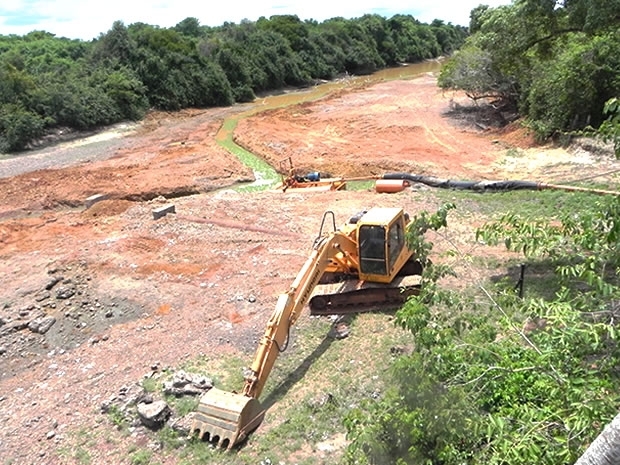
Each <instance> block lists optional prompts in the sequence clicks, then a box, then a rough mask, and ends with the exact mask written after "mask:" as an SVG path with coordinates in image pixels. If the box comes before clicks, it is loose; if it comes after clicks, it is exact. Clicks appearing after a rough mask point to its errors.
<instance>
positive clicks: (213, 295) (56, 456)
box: [0, 77, 505, 464]
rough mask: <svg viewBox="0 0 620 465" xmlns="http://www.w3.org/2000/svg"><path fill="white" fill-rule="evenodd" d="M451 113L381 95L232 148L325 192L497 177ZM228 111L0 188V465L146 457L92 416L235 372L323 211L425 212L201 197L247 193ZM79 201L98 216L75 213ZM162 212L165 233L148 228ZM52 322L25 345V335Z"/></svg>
mask: <svg viewBox="0 0 620 465" xmlns="http://www.w3.org/2000/svg"><path fill="white" fill-rule="evenodd" d="M460 98H461V97H459V98H458V99H457V97H455V96H452V95H443V94H442V93H441V92H440V91H439V90H438V89H437V88H436V87H435V84H434V79H433V78H431V77H423V78H421V79H416V80H410V81H392V82H385V83H382V84H378V85H375V86H372V87H368V88H366V89H361V90H360V89H357V90H356V91H351V92H349V91H343V92H341V93H339V94H338V95H335V96H332V97H328V98H325V99H322V100H319V101H317V102H314V103H309V104H303V105H301V106H298V107H291V108H285V109H281V110H275V111H272V112H269V113H266V114H259V115H257V116H254V117H252V118H250V119H247V120H242V121H241V122H240V123H239V126H238V129H237V131H236V133H235V135H236V138H237V140H239V141H240V142H241V143H242V144H243V145H245V146H246V147H248V148H250V149H251V150H252V151H254V152H256V153H257V154H260V155H262V156H263V157H264V158H265V159H267V160H268V161H270V162H275V161H277V160H280V159H282V158H284V157H287V156H292V157H293V160H294V163H295V164H296V165H297V166H298V167H300V168H307V169H311V170H320V171H323V172H330V173H331V174H334V175H339V176H357V175H365V174H378V173H382V172H385V171H408V172H415V173H419V174H424V173H427V174H432V175H436V176H441V177H452V178H458V177H461V176H466V177H470V178H482V177H489V176H491V177H493V176H495V177H501V175H502V174H504V173H502V172H501V170H500V168H501V165H499V164H496V162H497V161H498V160H499V159H500V158H501V157H502V154H503V153H504V152H505V147H504V146H503V145H502V144H501V143H496V142H494V141H496V140H501V137H502V136H501V134H497V133H494V132H493V131H480V130H479V129H475V128H470V127H463V126H462V125H456V124H455V123H454V122H450V121H449V120H448V119H447V118H445V117H444V116H442V115H443V114H444V113H445V112H446V111H447V110H448V109H449V107H450V100H451V99H455V100H459V99H460ZM235 111H238V110H237V109H236V108H230V109H214V110H209V111H202V112H198V111H194V112H183V113H181V114H174V115H172V114H170V115H169V114H154V115H152V116H151V117H150V118H149V119H148V120H147V121H146V122H144V123H143V124H142V125H141V126H140V127H139V129H138V130H137V131H135V132H133V133H131V134H128V135H124V136H123V137H122V138H121V139H119V140H117V141H116V142H115V144H114V145H113V147H114V148H113V153H110V152H109V151H108V150H110V147H112V145H110V144H109V143H103V144H99V145H97V144H93V145H90V146H85V145H84V146H80V145H79V144H66V145H63V146H61V147H62V151H63V153H66V154H69V155H71V156H73V155H75V160H76V164H74V165H72V166H69V167H65V168H59V169H46V170H38V171H30V172H27V173H24V174H19V175H15V176H10V175H6V177H4V178H2V179H0V198H1V199H2V204H1V206H0V261H1V263H2V267H1V268H0V458H1V459H2V460H0V463H2V464H8V463H15V464H22V463H23V464H26V463H27V464H64V463H79V462H80V457H79V451H78V452H76V450H75V447H76V444H81V443H83V442H84V441H85V440H82V439H83V436H81V435H84V434H86V437H88V438H89V439H88V441H89V442H88V444H89V446H88V448H89V449H88V450H89V454H90V460H91V463H101V464H103V463H106V464H116V463H129V461H130V459H129V457H128V454H127V451H128V450H129V449H130V448H131V447H132V446H138V447H142V446H143V443H144V441H145V439H144V438H143V437H140V436H123V435H122V434H120V433H113V432H110V422H109V421H107V417H105V416H102V415H101V414H100V413H99V407H100V405H101V403H102V402H103V401H104V400H106V399H109V398H110V397H111V396H112V395H115V394H118V392H119V389H120V388H121V387H122V386H124V385H129V384H132V383H135V382H137V381H139V380H140V379H142V377H143V375H144V374H145V373H150V371H151V367H152V366H153V365H154V364H156V365H157V366H159V367H172V368H175V367H178V366H179V365H181V364H182V363H183V362H184V361H187V360H189V359H192V358H194V357H196V356H197V354H204V355H205V356H206V357H215V358H216V357H218V356H219V355H221V354H223V353H238V354H242V356H243V357H245V358H248V360H249V359H250V357H251V353H253V350H254V348H255V341H256V340H257V339H258V337H259V336H260V335H261V334H262V332H263V330H264V324H265V322H266V321H267V319H268V317H269V315H270V314H271V312H272V310H273V306H274V304H275V301H276V298H277V295H278V294H279V293H280V292H282V291H284V290H286V289H287V288H288V286H289V285H290V283H291V281H292V280H293V278H294V276H295V275H296V273H297V271H298V269H299V267H300V266H301V264H302V263H303V262H304V260H305V259H306V257H307V254H308V251H309V249H310V246H311V244H312V240H313V239H314V237H315V236H316V234H317V231H318V227H319V223H320V220H321V215H322V212H323V211H324V210H325V209H326V208H327V207H329V209H331V210H334V211H335V213H336V216H337V218H338V220H339V221H341V222H344V221H345V220H346V219H347V218H348V217H349V216H350V215H352V214H354V213H356V212H358V211H360V210H362V209H364V208H368V207H371V206H374V205H382V206H402V207H405V208H406V209H407V210H408V211H410V212H412V213H413V212H415V211H418V210H420V209H430V208H433V207H434V206H435V205H434V203H433V202H434V201H433V200H432V198H431V196H428V195H425V193H424V191H421V192H402V193H399V194H394V195H378V194H375V193H374V192H372V191H364V192H337V193H335V192H331V193H330V192H328V193H303V192H302V193H287V194H283V193H281V192H261V193H237V192H234V191H232V190H227V189H220V190H214V189H216V188H224V187H227V186H231V185H233V184H235V183H237V182H239V181H242V180H248V179H252V173H251V171H250V170H249V169H248V168H246V167H244V166H242V165H241V164H240V163H239V161H238V160H237V159H236V158H234V157H232V156H231V155H230V154H228V153H227V152H226V151H224V150H223V149H221V148H220V147H219V146H217V145H216V144H215V142H214V140H215V133H216V132H217V130H218V128H219V127H220V125H221V123H222V121H223V118H225V117H226V116H227V115H229V114H232V113H233V112H235ZM85 150H88V151H89V154H90V155H89V156H88V157H87V158H88V159H89V160H90V161H88V162H84V161H80V160H84V156H83V152H84V151H85ZM50 151H51V152H54V151H56V152H58V151H59V148H58V147H56V148H53V149H50ZM36 157H41V158H44V157H45V154H44V153H43V154H37V155H36ZM37 159H38V158H37ZM20 160H21V161H18V162H17V163H20V162H22V161H23V164H24V165H28V166H32V167H33V168H36V166H37V164H36V159H35V158H33V157H29V156H28V155H26V156H23V158H22V159H20ZM15 163H16V162H15V160H8V161H0V168H3V167H9V166H16V165H15ZM5 172H6V170H5ZM93 194H105V195H107V196H108V200H105V201H102V202H100V203H97V204H95V205H94V206H92V207H91V208H89V209H86V208H85V207H84V206H83V203H84V200H85V199H86V198H87V197H89V196H91V195H93ZM189 194H193V195H189ZM171 198H174V199H173V200H171ZM170 203H174V205H175V209H176V215H172V214H171V215H167V216H165V217H163V218H161V219H158V220H154V219H153V210H154V209H156V208H159V207H161V206H165V205H168V204H170ZM470 221H473V220H470ZM455 228H456V229H455V231H456V238H453V239H452V241H455V240H456V241H457V242H458V241H460V242H459V243H461V244H462V245H463V247H465V248H467V247H472V248H473V247H476V243H475V241H474V240H473V227H472V225H471V224H463V225H456V226H455ZM453 243H454V242H453ZM466 250H469V249H466ZM50 317H51V318H54V319H55V322H54V324H53V325H52V326H51V328H50V329H49V330H48V331H47V332H45V333H44V334H40V333H39V332H37V330H36V328H37V324H34V323H32V322H33V320H37V319H38V320H37V321H41V319H45V318H48V320H47V321H50V320H49V318H50ZM29 324H30V328H29ZM111 437H112V439H113V440H111V439H110V438H111ZM80 438H82V439H80ZM106 438H107V439H106ZM80 441H82V442H80ZM119 451H120V452H119ZM158 460H160V461H161V463H175V460H176V459H175V458H174V457H159V456H158Z"/></svg>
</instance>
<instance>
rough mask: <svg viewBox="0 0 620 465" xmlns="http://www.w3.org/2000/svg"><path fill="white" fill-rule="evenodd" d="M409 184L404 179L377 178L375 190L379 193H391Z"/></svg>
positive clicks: (401, 189) (403, 188)
mask: <svg viewBox="0 0 620 465" xmlns="http://www.w3.org/2000/svg"><path fill="white" fill-rule="evenodd" d="M410 185H411V183H410V182H409V181H407V180H406V179H377V182H375V190H376V191H377V192H379V193H388V194H392V193H394V192H400V191H403V190H405V188H407V187H409V186H410Z"/></svg>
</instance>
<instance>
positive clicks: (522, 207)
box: [433, 189, 600, 219]
mask: <svg viewBox="0 0 620 465" xmlns="http://www.w3.org/2000/svg"><path fill="white" fill-rule="evenodd" d="M433 193H434V194H435V195H436V196H437V198H438V199H439V200H441V201H442V202H452V203H454V204H455V205H456V206H457V212H476V213H479V214H481V215H483V216H488V217H489V218H493V217H497V216H499V215H502V214H504V213H507V212H512V213H517V214H519V215H521V216H523V217H527V218H548V219H555V218H557V216H558V213H559V212H561V211H579V210H582V209H586V208H594V205H595V203H596V202H597V201H598V200H600V196H598V195H595V194H591V195H584V194H579V193H571V192H565V191H560V190H542V191H531V190H517V191H509V192H485V193H478V192H472V191H466V190H445V189H434V190H433Z"/></svg>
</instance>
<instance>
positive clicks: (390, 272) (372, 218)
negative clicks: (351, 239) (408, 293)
mask: <svg viewBox="0 0 620 465" xmlns="http://www.w3.org/2000/svg"><path fill="white" fill-rule="evenodd" d="M405 221H406V218H405V214H404V213H403V211H402V209H400V208H375V209H371V210H369V211H368V212H366V214H364V215H363V216H362V217H361V218H360V219H359V221H358V222H357V242H358V244H359V263H360V270H359V279H360V280H363V281H369V282H374V283H391V282H392V281H393V280H394V277H395V276H396V275H397V274H398V273H399V272H400V270H401V269H402V268H403V266H404V265H405V263H407V261H409V259H410V258H411V256H412V255H413V252H411V250H409V249H408V248H407V247H406V243H405V228H406V224H405Z"/></svg>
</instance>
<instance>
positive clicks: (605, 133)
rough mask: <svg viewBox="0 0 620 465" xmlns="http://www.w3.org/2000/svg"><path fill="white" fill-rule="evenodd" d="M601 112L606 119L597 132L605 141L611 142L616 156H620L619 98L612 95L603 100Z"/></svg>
mask: <svg viewBox="0 0 620 465" xmlns="http://www.w3.org/2000/svg"><path fill="white" fill-rule="evenodd" d="M603 113H604V114H605V115H607V119H606V120H605V121H603V124H601V126H600V127H599V130H598V134H599V135H600V136H602V138H603V140H605V141H606V142H609V141H611V142H613V144H614V151H615V152H616V158H620V99H619V98H618V97H614V98H611V99H609V100H608V101H607V102H605V107H604V109H603Z"/></svg>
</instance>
